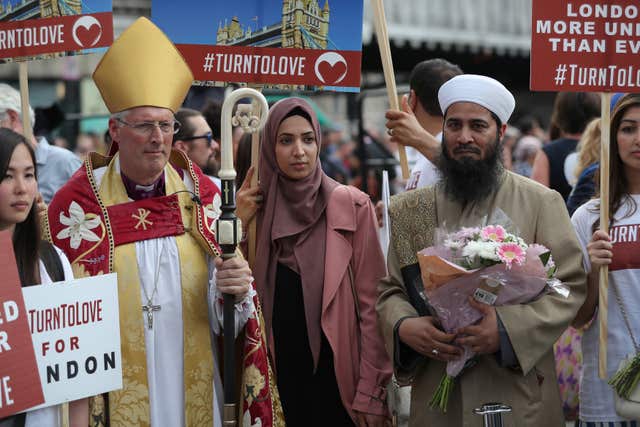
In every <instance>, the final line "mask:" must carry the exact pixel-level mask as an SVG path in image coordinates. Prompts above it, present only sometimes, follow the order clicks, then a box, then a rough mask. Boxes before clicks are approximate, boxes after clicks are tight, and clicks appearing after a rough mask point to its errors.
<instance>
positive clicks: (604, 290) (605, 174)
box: [598, 93, 611, 380]
mask: <svg viewBox="0 0 640 427" xmlns="http://www.w3.org/2000/svg"><path fill="white" fill-rule="evenodd" d="M610 103H611V93H603V94H602V106H601V109H602V112H601V122H600V129H601V131H600V134H601V139H600V229H601V230H602V231H604V232H605V233H608V232H609V157H610V156H609V138H610V133H611V129H610V123H611V113H610V108H611V107H610ZM599 274H600V281H599V286H598V288H599V297H598V317H599V322H598V323H599V331H600V359H599V361H598V374H599V376H600V378H602V379H603V380H604V379H606V378H607V320H608V313H609V309H608V306H609V301H608V300H609V298H608V297H609V268H608V267H607V266H606V265H604V266H602V267H600V273H599Z"/></svg>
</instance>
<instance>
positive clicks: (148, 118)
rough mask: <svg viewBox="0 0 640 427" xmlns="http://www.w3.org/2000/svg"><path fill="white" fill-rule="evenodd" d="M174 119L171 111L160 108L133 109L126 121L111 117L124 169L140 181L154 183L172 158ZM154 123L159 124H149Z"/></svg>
mask: <svg viewBox="0 0 640 427" xmlns="http://www.w3.org/2000/svg"><path fill="white" fill-rule="evenodd" d="M174 120H175V119H174V117H173V113H172V112H171V110H168V109H166V108H159V107H136V108H132V109H131V110H128V112H127V114H126V115H125V116H124V119H123V120H116V119H110V120H109V133H110V134H111V138H112V139H113V140H114V141H116V142H117V143H118V146H119V151H120V167H121V169H122V172H123V173H124V174H125V175H126V176H127V177H129V178H130V179H132V180H133V181H134V182H136V183H137V184H143V185H147V184H151V183H153V182H154V181H155V180H156V179H157V178H158V177H159V176H160V174H161V173H162V171H163V169H164V167H165V165H166V164H167V162H168V161H169V155H170V154H171V143H172V141H173V122H174ZM152 122H155V123H156V125H153V126H151V125H149V124H150V123H152ZM157 124H160V126H158V125H157ZM169 124H171V126H170V127H167V125H169ZM163 127H164V131H163V129H161V128H163Z"/></svg>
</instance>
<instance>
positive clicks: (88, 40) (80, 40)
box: [72, 16, 102, 48]
mask: <svg viewBox="0 0 640 427" xmlns="http://www.w3.org/2000/svg"><path fill="white" fill-rule="evenodd" d="M72 34H73V40H74V41H75V42H76V44H77V45H78V46H80V47H83V48H90V47H93V46H95V45H96V44H97V43H98V41H99V40H100V37H101V36H102V25H100V21H98V20H97V19H96V18H94V17H93V16H83V17H81V18H79V19H78V20H77V21H76V22H75V24H73V31H72Z"/></svg>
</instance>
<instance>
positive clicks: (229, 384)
mask: <svg viewBox="0 0 640 427" xmlns="http://www.w3.org/2000/svg"><path fill="white" fill-rule="evenodd" d="M242 98H252V99H255V100H256V101H257V102H258V103H259V104H260V106H261V110H260V117H257V116H254V115H252V107H251V104H243V105H242V106H238V108H237V112H236V115H235V116H233V117H232V111H233V106H234V105H235V104H236V102H237V101H239V100H240V99H242ZM241 107H242V108H241ZM268 111H269V105H268V104H267V100H266V99H265V97H264V96H263V95H262V94H261V93H260V92H258V91H257V90H255V89H250V88H242V89H238V90H235V91H233V92H232V93H231V95H229V96H228V97H227V99H225V101H224V103H223V104H222V135H221V139H222V141H221V144H220V145H221V146H220V153H221V157H222V159H221V169H220V173H219V176H220V181H221V185H222V204H221V206H220V209H221V211H222V213H221V214H220V218H218V220H217V221H216V239H217V241H218V244H219V245H220V248H221V249H222V254H221V256H222V258H223V259H228V258H233V257H234V256H235V253H236V247H237V246H238V243H239V242H240V239H241V238H242V224H241V223H240V220H239V219H238V218H237V217H236V213H235V210H236V196H235V194H236V186H235V180H236V170H235V168H234V166H233V142H232V126H231V125H232V122H233V125H235V126H242V128H243V129H244V131H245V132H248V133H253V132H257V131H258V130H259V129H260V128H261V127H262V126H264V124H265V123H266V121H267V112H268ZM234 305H235V297H234V296H233V295H230V294H225V295H224V377H223V379H224V409H223V414H222V417H223V425H224V426H225V427H235V426H236V425H237V420H236V413H237V410H236V399H237V396H238V393H237V384H236V377H235V337H236V331H235V314H234Z"/></svg>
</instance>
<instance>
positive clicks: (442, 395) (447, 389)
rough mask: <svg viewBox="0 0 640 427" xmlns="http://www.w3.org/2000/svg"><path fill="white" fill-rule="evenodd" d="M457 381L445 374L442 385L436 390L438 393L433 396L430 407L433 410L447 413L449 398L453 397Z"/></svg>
mask: <svg viewBox="0 0 640 427" xmlns="http://www.w3.org/2000/svg"><path fill="white" fill-rule="evenodd" d="M455 381H456V379H455V378H454V377H450V376H449V375H447V374H444V375H443V377H442V379H441V380H440V384H439V385H438V388H437V389H436V392H435V393H434V394H433V397H432V398H431V401H430V402H429V407H430V408H432V409H436V408H438V409H440V410H441V411H442V412H444V413H446V412H447V405H448V403H449V396H450V395H451V391H452V390H453V387H454V386H455V384H456V382H455Z"/></svg>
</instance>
